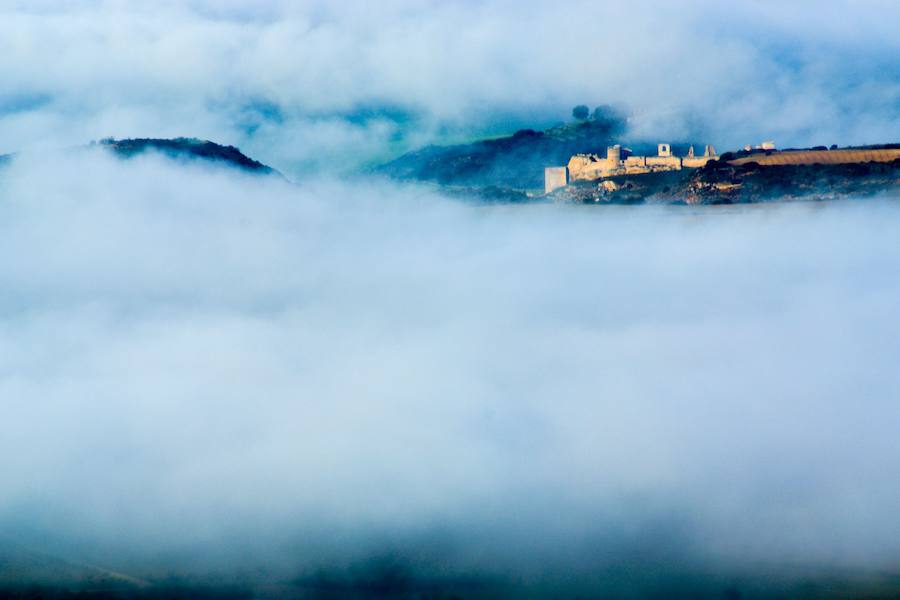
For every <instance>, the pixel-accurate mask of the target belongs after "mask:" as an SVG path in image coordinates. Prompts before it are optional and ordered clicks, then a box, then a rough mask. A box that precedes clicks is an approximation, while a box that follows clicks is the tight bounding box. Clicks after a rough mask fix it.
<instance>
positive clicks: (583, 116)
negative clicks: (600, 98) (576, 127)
mask: <svg viewBox="0 0 900 600" xmlns="http://www.w3.org/2000/svg"><path fill="white" fill-rule="evenodd" d="M590 114H591V109H589V108H588V107H587V106H585V105H584V104H579V105H578V106H576V107H575V108H573V109H572V116H573V117H575V118H576V119H578V120H579V121H587V118H588V115H590Z"/></svg>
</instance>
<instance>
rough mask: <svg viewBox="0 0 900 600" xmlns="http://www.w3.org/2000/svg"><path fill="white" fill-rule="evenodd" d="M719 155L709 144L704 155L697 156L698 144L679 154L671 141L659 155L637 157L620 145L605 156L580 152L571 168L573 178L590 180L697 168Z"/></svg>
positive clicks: (660, 148) (610, 148)
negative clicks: (673, 150) (676, 154)
mask: <svg viewBox="0 0 900 600" xmlns="http://www.w3.org/2000/svg"><path fill="white" fill-rule="evenodd" d="M717 158H718V156H717V155H716V150H715V148H713V147H712V146H706V148H705V149H704V152H703V156H695V155H694V147H693V146H691V148H690V150H688V155H687V156H685V157H681V156H675V154H674V153H673V152H672V146H671V145H670V144H659V145H658V146H657V154H656V156H633V155H632V154H631V151H630V150H628V149H627V148H622V147H621V146H620V145H618V144H616V145H615V146H610V147H608V148H607V149H606V156H605V157H602V156H598V155H596V154H576V155H575V156H573V157H572V158H571V159H569V164H568V169H569V178H570V179H571V180H572V181H578V180H581V181H590V180H594V179H603V178H604V177H614V176H616V175H637V174H640V173H654V172H657V171H678V170H680V169H682V168H692V169H696V168H698V167H702V166H703V165H705V164H706V163H707V162H709V161H711V160H716V159H717Z"/></svg>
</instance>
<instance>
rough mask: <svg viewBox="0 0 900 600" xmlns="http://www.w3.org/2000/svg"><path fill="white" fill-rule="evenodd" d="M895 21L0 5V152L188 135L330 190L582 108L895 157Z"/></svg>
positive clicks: (766, 10) (843, 12) (795, 8)
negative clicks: (404, 156) (334, 178)
mask: <svg viewBox="0 0 900 600" xmlns="http://www.w3.org/2000/svg"><path fill="white" fill-rule="evenodd" d="M898 20H900V7H898V5H897V3H896V2H893V1H891V0H865V1H861V2H850V1H849V0H846V1H843V0H838V1H833V2H827V3H821V2H814V1H811V0H810V1H806V0H801V1H798V2H791V3H788V4H787V5H786V4H785V3H783V2H764V1H759V0H754V1H751V2H740V3H728V4H722V3H720V2H714V1H703V0H698V1H692V2H687V3H678V4H672V3H663V2H649V3H641V4H639V5H638V6H634V3H622V2H596V1H590V2H588V1H584V2H572V3H568V4H567V5H566V7H565V8H564V9H562V8H561V7H559V6H557V5H553V4H548V3H545V2H512V1H503V0H497V1H461V2H434V1H430V0H419V1H411V0H389V1H386V2H379V3H377V5H376V4H371V3H367V2H351V3H349V4H345V3H342V4H340V5H336V4H334V3H333V2H324V1H313V0H309V1H301V2H279V1H275V0H262V1H261V2H253V3H244V2H207V1H202V0H195V1H174V0H163V1H161V2H154V3H153V5H152V6H149V5H146V4H145V3H139V2H127V1H121V0H118V1H116V0H109V1H99V0H97V1H91V0H80V1H75V2H56V1H47V0H37V1H28V2H19V1H12V2H11V1H10V0H4V1H3V2H0V79H2V81H3V82H4V85H3V89H2V90H0V153H2V152H12V151H18V150H26V149H46V148H52V147H59V146H68V145H77V144H82V143H86V142H88V141H90V140H92V139H99V138H102V137H107V136H113V137H177V136H187V137H201V138H204V139H211V140H213V141H217V142H220V143H227V144H235V145H238V146H239V147H241V148H242V149H244V150H246V151H248V153H250V154H252V155H254V156H256V157H257V158H259V159H260V160H263V162H267V163H271V164H273V165H274V166H276V167H277V168H279V169H280V170H282V171H283V172H286V173H289V174H292V175H298V176H299V175H306V174H308V173H310V172H322V171H325V172H330V173H338V174H347V173H349V172H353V171H356V170H359V169H360V168H364V167H366V166H370V165H372V164H375V163H378V162H380V161H383V160H385V159H388V158H391V157H393V156H396V155H397V154H399V153H402V152H404V151H406V150H410V149H414V148H417V147H420V146H422V145H424V144H428V143H449V142H456V141H460V140H467V139H472V138H474V137H477V136H479V135H485V134H498V133H504V132H506V133H510V132H512V131H514V130H515V129H517V128H524V127H541V126H546V125H551V124H553V123H557V122H560V121H564V120H566V119H567V118H569V115H570V111H571V107H572V106H574V105H575V104H581V103H584V104H588V105H590V106H595V105H600V104H611V105H614V106H618V107H621V108H622V109H623V111H624V112H626V113H627V114H628V115H630V125H631V129H630V132H629V136H630V137H631V138H633V139H642V140H643V139H648V140H650V141H655V140H657V139H665V140H669V141H675V142H677V141H692V142H696V143H712V144H714V145H715V146H716V147H717V148H722V149H736V148H738V147H742V146H743V145H744V144H747V143H754V144H755V143H759V142H760V141H761V140H763V139H774V140H776V141H777V142H778V143H779V145H780V146H781V147H801V146H810V145H819V144H825V145H831V144H835V143H836V144H839V145H849V144H866V143H886V142H894V141H897V139H898V138H900V109H898V106H900V68H898V65H897V60H896V56H897V55H898V53H900V41H898V39H897V36H896V26H895V25H896V23H897V22H898Z"/></svg>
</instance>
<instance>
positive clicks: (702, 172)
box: [550, 160, 900, 204]
mask: <svg viewBox="0 0 900 600" xmlns="http://www.w3.org/2000/svg"><path fill="white" fill-rule="evenodd" d="M897 191H900V160H895V161H893V162H889V163H877V162H869V163H854V164H832V165H825V164H814V165H772V166H760V165H759V164H756V163H753V162H751V163H747V164H742V165H732V164H729V163H727V162H724V161H721V160H720V161H713V162H711V163H709V164H707V166H706V167H704V168H702V169H684V170H682V171H671V172H664V173H650V174H643V175H631V176H629V175H624V176H620V177H613V178H610V179H608V180H604V181H603V182H598V181H593V182H576V183H575V184H573V185H570V186H568V187H566V188H562V189H560V190H557V191H556V192H555V193H554V194H551V195H550V198H551V199H553V200H556V201H568V202H582V203H609V204H641V203H669V204H682V203H687V204H747V203H754V202H770V201H783V200H793V199H811V200H829V199H837V198H842V197H865V196H874V195H876V194H881V193H885V192H897Z"/></svg>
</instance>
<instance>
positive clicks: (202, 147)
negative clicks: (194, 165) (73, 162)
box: [96, 138, 281, 175]
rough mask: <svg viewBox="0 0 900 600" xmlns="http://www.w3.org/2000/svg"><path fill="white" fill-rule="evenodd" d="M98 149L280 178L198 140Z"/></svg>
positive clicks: (130, 142)
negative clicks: (155, 154) (156, 155)
mask: <svg viewBox="0 0 900 600" xmlns="http://www.w3.org/2000/svg"><path fill="white" fill-rule="evenodd" d="M96 145H98V146H101V147H103V148H105V149H107V150H110V151H111V152H113V153H115V154H116V155H117V156H120V157H122V158H131V157H133V156H137V155H139V154H143V153H146V152H158V153H161V154H163V155H165V156H168V157H170V158H174V159H177V160H203V161H210V162H216V163H220V164H222V165H226V166H230V167H235V168H238V169H240V170H242V171H246V172H249V173H254V174H259V175H281V174H280V173H279V172H278V171H276V170H275V169H273V168H272V167H270V166H268V165H264V164H263V163H261V162H259V161H257V160H253V159H252V158H250V157H249V156H247V155H245V154H244V153H243V152H241V151H240V150H238V149H237V148H235V147H234V146H222V145H221V144H216V143H215V142H210V141H208V140H198V139H196V138H175V139H154V138H135V139H124V140H115V139H112V138H107V139H105V140H101V141H99V142H96Z"/></svg>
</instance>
